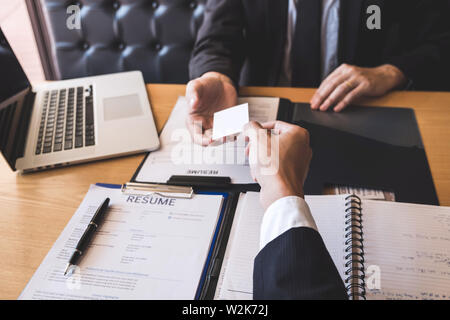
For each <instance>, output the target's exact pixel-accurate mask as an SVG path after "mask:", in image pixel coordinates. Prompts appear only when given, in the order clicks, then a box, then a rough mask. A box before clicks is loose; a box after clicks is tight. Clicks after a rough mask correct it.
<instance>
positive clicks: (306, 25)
mask: <svg viewBox="0 0 450 320" xmlns="http://www.w3.org/2000/svg"><path fill="white" fill-rule="evenodd" d="M321 2H322V1H321V0H297V2H296V3H297V23H296V26H295V33H294V37H293V41H292V49H291V66H292V86H293V87H318V86H319V84H320V28H321V27H320V26H321V8H322V6H321Z"/></svg>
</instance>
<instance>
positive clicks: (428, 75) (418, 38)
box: [385, 0, 450, 90]
mask: <svg viewBox="0 0 450 320" xmlns="http://www.w3.org/2000/svg"><path fill="white" fill-rule="evenodd" d="M449 3H450V1H448V0H435V1H429V0H418V1H407V2H406V1H405V2H404V4H403V10H404V11H403V12H402V14H401V22H400V26H399V30H398V32H399V33H400V37H399V39H401V41H400V42H401V44H400V43H399V45H400V46H401V47H402V50H401V51H397V52H396V53H395V54H392V55H388V56H387V58H386V61H385V63H389V64H392V65H394V66H396V67H397V68H399V69H400V70H401V71H402V72H403V73H404V74H405V76H406V77H407V78H408V79H409V80H410V81H411V82H412V88H413V89H414V88H421V89H425V90H431V89H433V90H436V88H437V89H443V90H448V89H450V88H449V87H448V84H446V83H445V81H446V80H445V79H447V78H448V73H449V72H450V63H449V61H448V53H449V52H448V50H449V47H450V23H449V21H448V18H447V15H446V14H445V13H444V12H446V13H447V12H448V9H449V6H450V4H449Z"/></svg>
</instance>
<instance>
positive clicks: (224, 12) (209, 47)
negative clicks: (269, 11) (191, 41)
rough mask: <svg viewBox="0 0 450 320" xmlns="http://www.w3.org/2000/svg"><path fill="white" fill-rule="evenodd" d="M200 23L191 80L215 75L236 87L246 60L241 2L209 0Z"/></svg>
mask: <svg viewBox="0 0 450 320" xmlns="http://www.w3.org/2000/svg"><path fill="white" fill-rule="evenodd" d="M203 19H204V20H203V23H202V26H201V27H200V30H199V32H198V34H197V40H196V43H195V46H194V49H193V52H192V57H191V61H190V64H189V73H190V77H191V79H194V78H197V77H200V76H201V75H203V74H204V73H206V72H209V71H216V72H220V73H222V74H225V75H227V76H228V77H229V78H230V79H231V80H233V82H234V84H235V85H237V84H238V81H239V75H240V70H241V68H242V65H243V61H244V59H245V56H246V50H245V41H244V26H245V16H244V8H243V5H242V2H241V0H209V1H208V2H207V4H206V8H205V13H204V18H203Z"/></svg>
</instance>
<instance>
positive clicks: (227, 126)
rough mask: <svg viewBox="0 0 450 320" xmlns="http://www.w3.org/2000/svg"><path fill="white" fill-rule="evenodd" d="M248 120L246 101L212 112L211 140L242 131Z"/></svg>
mask: <svg viewBox="0 0 450 320" xmlns="http://www.w3.org/2000/svg"><path fill="white" fill-rule="evenodd" d="M248 122H249V113H248V103H244V104H241V105H238V106H235V107H232V108H228V109H225V110H222V111H219V112H216V113H214V124H213V135H212V138H213V140H218V139H221V138H224V137H228V136H234V135H237V134H239V133H241V132H242V130H243V129H244V126H245V125H246V124H247V123H248Z"/></svg>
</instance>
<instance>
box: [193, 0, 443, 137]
mask: <svg viewBox="0 0 450 320" xmlns="http://www.w3.org/2000/svg"><path fill="white" fill-rule="evenodd" d="M447 2H448V1H447V0H433V1H429V0H396V1H389V0H257V1H254V0H209V1H208V2H207V5H206V10H205V16H204V22H203V25H202V26H201V28H200V30H199V33H198V36H197V42H196V45H195V48H194V51H193V56H192V59H191V63H190V74H191V78H192V79H193V80H192V81H191V82H190V83H189V84H188V87H187V90H186V96H187V97H188V99H189V101H190V106H189V107H190V117H189V119H188V123H189V124H190V126H189V128H190V129H191V133H198V135H197V137H195V136H194V139H195V140H196V142H198V143H201V144H203V145H207V144H209V143H211V141H212V140H211V137H210V131H209V130H208V129H210V128H211V127H212V114H214V112H216V111H218V110H221V109H224V108H227V107H230V106H232V105H234V104H235V103H236V97H237V91H236V87H237V86H238V84H242V85H258V86H293V87H314V88H316V87H319V89H318V90H317V91H316V93H315V95H314V97H313V98H312V99H311V107H312V108H313V109H318V110H321V111H325V110H327V109H329V108H333V109H334V111H341V110H343V109H344V108H345V107H346V106H348V105H349V104H351V103H352V102H354V101H355V99H357V98H360V97H364V96H380V95H383V94H385V93H387V92H389V91H391V90H394V89H403V88H414V89H416V90H449V89H450V88H449V86H450V82H449V81H448V80H447V78H448V72H449V70H448V64H449V62H448V57H447V56H445V52H446V50H447V49H446V48H448V47H449V42H450V33H449V23H448V19H447V17H446V14H447V12H446V11H445V9H446V6H447V5H448V4H447ZM194 123H195V124H196V125H193V124H194ZM198 124H201V125H202V126H203V127H202V128H199V127H200V126H199V125H198Z"/></svg>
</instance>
